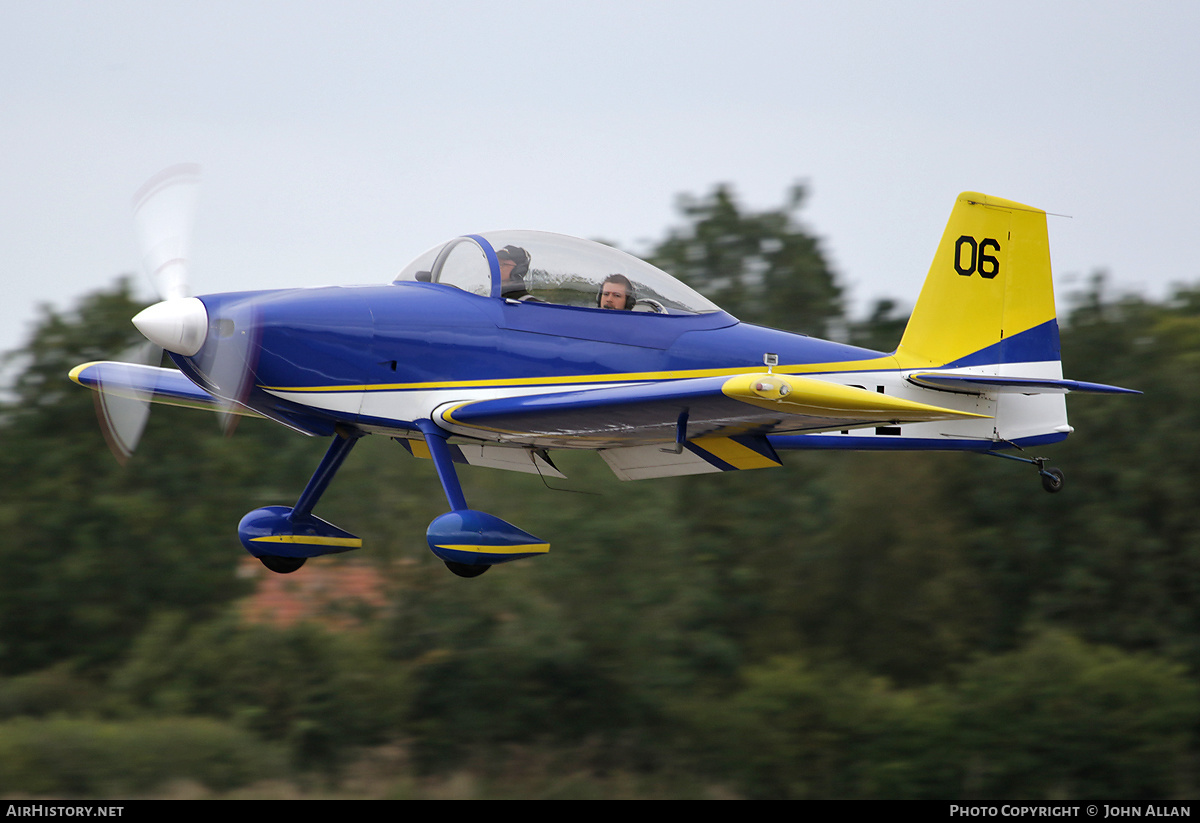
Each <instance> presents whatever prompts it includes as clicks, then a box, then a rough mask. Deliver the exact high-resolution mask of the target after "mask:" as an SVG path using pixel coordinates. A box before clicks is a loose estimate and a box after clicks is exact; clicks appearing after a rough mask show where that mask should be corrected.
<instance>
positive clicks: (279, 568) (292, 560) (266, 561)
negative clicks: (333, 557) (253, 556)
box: [258, 554, 308, 574]
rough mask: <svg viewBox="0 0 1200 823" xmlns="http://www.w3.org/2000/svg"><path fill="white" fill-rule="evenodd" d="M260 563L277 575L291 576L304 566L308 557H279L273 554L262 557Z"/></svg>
mask: <svg viewBox="0 0 1200 823" xmlns="http://www.w3.org/2000/svg"><path fill="white" fill-rule="evenodd" d="M258 559H259V562H261V563H262V564H263V565H264V566H266V567H267V568H268V569H270V570H271V571H273V572H275V573H276V574H291V573H292V572H294V571H295V570H296V569H298V568H300V567H301V566H303V565H304V561H305V560H307V559H308V558H307V557H278V556H276V555H273V554H264V555H262V556H260V557H259V558H258Z"/></svg>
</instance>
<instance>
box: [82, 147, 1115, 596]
mask: <svg viewBox="0 0 1200 823" xmlns="http://www.w3.org/2000/svg"><path fill="white" fill-rule="evenodd" d="M195 180H196V169H195V167H190V166H186V167H176V168H174V169H170V170H168V171H167V172H164V173H163V174H162V175H160V176H159V177H157V178H155V179H153V180H151V181H150V183H148V184H147V186H146V187H145V188H144V189H143V191H142V192H141V193H140V194H139V198H138V199H137V200H135V204H136V209H135V216H136V218H137V221H138V224H139V228H140V230H141V234H142V239H143V244H144V246H145V248H146V263H147V267H148V268H149V269H150V270H151V272H153V273H155V274H156V275H157V281H158V283H159V289H160V294H161V296H162V302H159V303H157V304H155V305H153V306H150V307H149V308H147V309H145V310H144V311H142V312H141V313H140V314H138V315H137V316H136V317H135V318H134V319H133V322H134V324H135V325H136V326H137V327H138V329H139V330H140V331H141V332H142V333H143V334H144V335H145V336H146V337H147V338H148V339H149V340H150V341H151V342H152V343H153V344H155V345H156V346H159V347H161V348H162V349H165V350H166V351H167V352H168V354H169V355H170V358H171V360H172V361H174V363H175V365H176V366H178V370H175V369H167V368H160V367H158V366H157V365H144V364H137V363H123V362H112V361H106V362H94V363H86V364H84V365H81V366H78V367H76V368H75V369H73V370H72V371H71V375H70V376H71V379H72V380H74V381H75V382H77V383H79V384H80V385H83V386H87V387H89V388H92V389H95V390H96V391H97V392H99V395H98V403H97V406H98V408H99V409H100V412H101V415H100V416H101V421H102V423H103V425H104V427H105V430H106V434H107V435H108V438H109V441H110V444H111V445H112V446H113V448H114V451H115V452H117V453H118V456H125V457H127V456H128V455H129V454H130V453H131V452H132V450H133V447H134V445H135V444H136V441H137V439H138V437H139V435H140V432H141V428H142V426H143V425H144V422H145V408H146V405H145V404H146V403H147V402H148V401H156V402H162V403H169V404H174V405H184V406H192V407H201V408H210V409H215V410H217V411H219V412H222V414H223V415H224V419H226V420H234V419H236V417H235V415H246V414H250V415H257V416H262V417H267V418H270V419H272V420H275V421H277V422H279V423H282V424H283V425H285V426H288V427H290V428H292V429H295V430H297V431H299V432H303V433H305V434H308V435H312V436H319V437H327V438H330V440H331V444H330V446H329V450H328V452H327V453H326V455H325V457H324V458H323V460H322V461H321V463H320V465H319V466H318V467H317V469H316V471H315V472H314V474H313V476H312V478H311V479H310V481H309V483H308V485H307V487H306V488H305V489H304V491H303V493H302V494H301V495H300V498H299V500H298V501H297V502H296V504H295V506H291V507H288V506H267V507H265V508H260V509H255V510H254V511H252V512H250V513H249V514H247V515H246V516H245V517H244V518H243V519H242V521H241V524H240V526H239V529H238V532H239V536H240V538H241V541H242V544H243V545H244V546H245V548H246V549H247V550H248V551H249V552H250V553H251V554H252V555H254V556H255V557H257V558H259V560H261V561H262V563H263V564H264V565H265V566H266V567H267V568H268V569H271V570H272V571H275V572H280V573H287V572H292V571H295V570H296V569H298V568H300V566H302V565H303V564H304V562H305V561H306V560H307V559H308V558H310V557H316V556H319V555H324V554H330V553H337V552H345V551H350V550H352V549H357V548H359V547H360V546H361V545H362V541H361V540H360V539H359V538H357V537H355V536H354V535H353V534H351V533H350V532H348V531H344V530H343V529H340V528H338V527H337V526H334V525H333V524H331V523H328V522H326V521H324V520H322V519H320V518H318V517H317V516H315V515H314V514H313V509H314V508H315V506H316V504H317V502H318V501H319V499H320V497H321V495H322V493H323V492H324V491H325V489H326V488H327V487H328V485H329V482H330V481H331V480H332V478H333V476H334V474H335V473H336V472H337V470H338V469H339V467H340V466H341V465H342V463H343V461H344V460H345V459H346V457H347V456H348V455H349V453H350V451H351V449H352V448H353V447H354V444H355V443H356V442H357V441H358V439H359V438H360V437H362V436H363V435H367V434H381V435H384V436H387V437H392V438H394V439H396V440H397V441H398V442H399V443H400V444H401V445H403V446H404V447H405V448H406V449H407V450H408V451H410V452H411V453H412V454H414V455H416V456H418V457H425V458H429V459H431V460H432V462H433V466H434V468H435V470H436V472H437V476H438V478H439V480H440V481H441V484H442V488H443V490H444V491H445V494H446V499H447V501H448V502H449V506H450V511H449V512H448V513H446V514H443V515H441V516H440V517H438V518H436V519H435V520H434V521H433V522H432V523H431V524H430V526H429V529H428V532H427V538H428V542H429V547H430V549H432V551H433V553H434V554H435V555H437V556H438V557H439V558H441V559H442V560H443V561H444V562H445V564H446V566H447V567H449V569H450V570H451V571H452V572H454V573H455V574H458V575H460V576H463V577H474V576H476V575H478V574H482V573H483V572H485V571H486V570H487V569H488V568H490V567H491V566H493V565H495V564H497V563H505V562H508V561H511V560H517V559H520V558H525V557H533V556H536V555H540V554H544V553H545V552H546V551H548V549H549V543H547V542H546V541H545V540H543V539H541V538H538V537H535V536H533V535H531V534H529V533H527V532H525V531H523V530H521V529H519V528H517V527H516V526H513V525H512V524H509V523H506V522H505V521H503V520H501V519H500V518H498V517H496V516H494V515H491V514H487V513H484V512H481V511H476V510H474V509H472V508H470V506H469V505H468V503H467V501H466V499H465V497H464V495H463V491H462V488H461V486H460V485H459V481H458V477H457V467H456V464H464V463H465V464H471V465H481V466H491V467H495V468H501V469H509V470H513V471H522V472H534V473H538V474H541V475H543V476H554V477H561V476H562V475H561V474H560V473H559V472H558V470H557V469H556V468H555V466H554V463H553V462H552V460H551V457H550V451H551V450H555V449H587V450H591V451H596V452H598V453H599V454H600V457H601V458H603V459H604V461H605V462H606V463H607V464H608V465H609V467H610V468H611V469H612V471H613V473H614V474H616V475H617V477H619V478H620V479H622V480H640V479H645V478H656V477H669V476H673V475H684V474H698V473H702V472H719V471H732V470H739V469H757V468H767V467H771V466H778V465H780V458H779V453H780V452H782V451H787V450H790V449H855V450H905V449H912V450H928V449H935V450H958V451H969V452H981V453H988V454H995V455H999V456H1005V457H1010V458H1013V459H1017V460H1023V461H1024V462H1027V463H1030V464H1032V465H1033V466H1034V467H1035V468H1036V469H1037V471H1038V473H1039V474H1040V476H1041V479H1042V483H1043V485H1044V487H1045V488H1046V490H1047V491H1052V492H1053V491H1058V490H1059V489H1060V488H1061V486H1062V482H1063V475H1062V472H1060V471H1059V470H1058V469H1054V468H1049V467H1047V466H1046V464H1045V463H1046V461H1045V459H1044V458H1040V457H1025V456H1019V455H1014V454H1011V453H1009V452H1011V451H1013V450H1016V451H1018V452H1021V451H1023V450H1025V449H1029V448H1035V447H1040V446H1043V445H1046V444H1049V443H1055V442H1057V441H1060V440H1062V439H1064V438H1065V437H1067V435H1068V434H1070V433H1071V431H1072V429H1071V427H1070V426H1069V425H1068V424H1067V414H1066V402H1065V397H1064V395H1066V394H1067V393H1069V392H1097V393H1137V392H1134V391H1132V390H1130V389H1122V388H1118V387H1115V386H1106V385H1102V384H1096V383H1085V382H1080V381H1076V380H1065V379H1063V375H1062V368H1061V362H1060V358H1059V334H1058V324H1057V321H1056V319H1055V309H1054V294H1053V288H1052V284H1051V272H1050V250H1049V242H1048V238H1047V230H1046V214H1045V212H1043V211H1040V210H1038V209H1034V208H1030V207H1028V206H1023V205H1020V204H1018V203H1014V202H1011V201H1008V200H1001V199H999V198H996V197H990V196H987V195H983V194H977V193H974V192H965V193H963V194H960V195H959V197H958V200H957V202H956V203H955V205H954V210H953V212H952V213H951V215H950V221H949V223H948V225H947V226H946V231H945V233H944V234H943V236H942V240H941V243H940V245H939V246H938V249H937V253H936V254H935V256H934V259H933V265H932V266H931V268H930V271H929V275H928V277H927V279H926V281H925V285H924V287H923V288H922V290H921V295H920V298H919V299H918V301H917V304H916V307H915V308H914V310H913V313H912V317H911V319H910V320H909V323H908V326H907V328H906V329H905V331H904V335H903V338H902V339H901V341H900V345H899V346H898V347H897V349H896V350H895V351H894V352H892V353H890V354H888V353H883V352H876V351H870V350H867V349H861V348H857V347H855V346H849V345H845V344H842V343H835V342H829V341H825V340H818V339H815V338H812V337H807V336H805V335H801V334H790V333H785V332H782V331H777V330H774V329H769V328H761V327H758V326H752V325H749V324H747V323H740V322H738V320H737V319H736V318H734V317H732V316H730V315H729V314H727V313H725V312H724V311H721V309H719V308H718V307H717V306H715V305H713V304H712V303H711V302H709V301H708V300H707V299H705V298H704V297H702V296H701V295H700V294H698V293H696V292H695V291H693V290H692V289H690V288H688V287H687V286H685V285H684V284H683V283H681V282H679V281H678V280H675V279H674V278H673V277H671V276H670V275H668V274H667V273H665V272H663V271H661V270H659V269H657V268H655V267H654V266H651V265H649V264H648V263H645V262H643V261H642V260H639V259H637V258H635V257H632V256H630V255H628V254H625V253H623V252H621V251H618V250H616V249H613V248H609V247H607V246H603V245H601V244H598V243H594V242H590V241H586V240H580V239H576V238H571V237H565V236H562V235H557V234H548V233H543V232H532V231H500V232H491V233H485V234H470V235H464V236H462V237H458V238H455V239H453V240H450V241H449V242H448V243H444V244H442V245H439V246H437V247H435V248H433V249H431V250H429V251H428V252H426V253H425V254H423V255H422V256H420V257H419V258H417V260H415V261H414V262H413V263H411V264H410V265H409V266H407V267H406V268H405V269H404V270H403V271H401V273H400V275H399V276H398V277H397V278H396V280H395V282H393V283H389V284H381V285H371V286H356V287H325V288H301V289H280V290H272V291H253V292H239V293H232V294H214V295H204V296H200V297H192V296H188V290H187V279H186V271H185V268H186V267H185V255H184V251H183V250H184V247H185V245H186V244H185V243H184V239H183V238H184V236H185V235H184V232H183V231H182V230H181V229H180V226H179V225H177V224H179V223H181V222H182V219H181V218H179V217H178V215H179V214H180V213H182V212H183V211H185V209H184V208H182V207H181V206H180V203H186V202H187V200H188V199H189V198H190V196H191V195H190V192H191V191H192V190H193V188H194V183H195ZM613 275H621V277H620V278H614V277H613ZM605 304H607V305H609V306H615V308H603V307H602V305H605ZM160 358H161V354H160V353H159V352H158V351H157V349H155V350H154V351H152V352H150V353H149V354H147V355H146V356H145V358H143V359H144V360H145V362H146V363H154V364H157V363H158V362H159V359H160Z"/></svg>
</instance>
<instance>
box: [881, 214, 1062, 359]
mask: <svg viewBox="0 0 1200 823" xmlns="http://www.w3.org/2000/svg"><path fill="white" fill-rule="evenodd" d="M896 359H897V360H898V361H899V363H900V366H901V368H926V367H965V366H990V365H1000V364H1004V363H1028V362H1047V361H1057V360H1059V346H1058V323H1057V321H1056V319H1055V312H1054V287H1053V284H1052V282H1051V276H1050V243H1049V239H1048V237H1047V232H1046V213H1045V212H1044V211H1041V210H1040V209H1034V208H1030V207H1029V206H1023V205H1021V204H1020V203H1013V202H1012V201H1009V200H1001V199H1000V198H997V197H989V196H988V195H985V194H979V193H977V192H963V193H962V194H960V195H959V196H958V201H957V202H956V203H955V204H954V211H953V212H952V213H951V215H950V221H949V222H948V223H947V224H946V232H945V234H943V235H942V242H941V243H940V245H939V246H938V249H937V254H935V255H934V258H933V265H932V266H931V267H930V269H929V275H928V277H926V279H925V285H924V286H923V287H922V289H921V296H920V298H919V299H918V300H917V305H916V307H915V308H914V309H913V313H912V317H911V318H910V319H909V322H908V326H907V328H905V330H904V338H903V339H902V340H901V341H900V347H899V349H897V351H896Z"/></svg>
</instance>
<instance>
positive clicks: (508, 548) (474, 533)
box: [417, 420, 550, 577]
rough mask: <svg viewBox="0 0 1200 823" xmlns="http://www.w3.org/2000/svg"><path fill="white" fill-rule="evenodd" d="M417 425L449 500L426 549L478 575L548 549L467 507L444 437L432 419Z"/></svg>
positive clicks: (452, 568)
mask: <svg viewBox="0 0 1200 823" xmlns="http://www.w3.org/2000/svg"><path fill="white" fill-rule="evenodd" d="M417 426H418V428H420V430H421V432H422V434H424V435H425V443H426V445H427V446H428V447H429V456H430V457H431V458H433V465H434V468H435V469H437V474H438V479H439V480H441V481H442V490H443V491H444V492H445V493H446V501H447V502H448V503H449V504H450V509H451V511H449V512H447V513H446V514H443V515H442V516H440V517H437V518H435V519H434V521H433V522H432V523H430V524H429V530H428V531H427V532H426V533H425V539H426V540H427V541H428V543H429V550H430V551H432V552H433V553H434V554H435V555H437V556H438V557H439V558H440V559H441V560H442V562H444V563H445V564H446V568H448V569H449V570H450V571H452V572H454V573H455V574H456V575H458V576H459V577H478V576H479V575H481V574H483V573H484V572H485V571H487V570H488V569H489V568H491V567H492V566H494V565H496V564H497V563H507V562H509V561H510V560H520V559H521V558H524V557H536V556H537V555H539V554H545V553H546V552H548V551H549V550H550V544H549V543H547V542H545V541H544V540H541V539H540V538H537V537H534V536H533V535H532V534H530V533H529V532H526V531H522V530H521V529H518V528H517V527H516V526H514V525H512V524H511V523H506V522H504V521H503V520H501V519H500V518H499V517H496V516H494V515H490V514H488V513H486V512H480V511H475V510H474V509H471V508H469V507H468V506H467V499H466V497H465V496H464V495H463V491H462V486H461V485H460V484H459V482H458V473H457V472H455V470H454V461H453V459H452V458H451V456H450V449H449V447H448V446H447V445H446V438H447V436H448V435H447V434H446V432H444V431H442V430H441V429H439V428H438V427H437V425H436V424H435V423H434V422H433V421H432V420H418V421H417Z"/></svg>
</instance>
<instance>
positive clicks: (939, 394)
mask: <svg viewBox="0 0 1200 823" xmlns="http://www.w3.org/2000/svg"><path fill="white" fill-rule="evenodd" d="M931 370H936V371H938V372H941V373H946V374H979V375H1001V376H1007V377H1039V378H1061V377H1062V366H1061V364H1060V363H1059V362H1058V361H1047V362H1039V363H1010V364H991V365H983V366H971V367H967V368H956V369H947V368H937V369H932V368H923V369H904V370H902V371H896V370H888V371H876V372H832V373H826V374H821V373H816V374H814V373H806V374H805V376H808V377H813V378H816V379H819V380H828V381H829V382H831V383H838V384H841V385H848V386H859V387H862V388H865V389H867V390H868V391H881V392H882V393H884V394H888V395H891V396H893V397H901V398H904V399H906V400H914V401H917V402H922V403H930V404H932V405H936V406H942V407H944V408H951V409H958V410H960V411H969V412H974V413H976V414H983V415H988V418H987V419H978V418H976V419H967V420H944V421H936V422H931V423H908V424H905V425H903V426H901V427H880V432H883V431H888V432H891V433H888V434H883V433H878V434H876V429H873V428H867V429H857V430H853V431H852V434H854V435H856V436H862V435H870V434H876V436H881V437H904V438H919V439H945V438H955V437H959V438H981V437H982V438H986V439H996V438H1000V439H1005V440H1015V439H1017V438H1022V437H1030V436H1034V435H1040V434H1047V433H1051V432H1056V431H1063V430H1064V428H1065V427H1066V425H1067V418H1066V404H1065V401H1064V398H1063V396H1062V395H1052V394H1043V395H1034V396H1028V395H1021V394H1006V395H1001V396H997V395H993V394H988V393H984V394H980V395H974V394H964V393H958V392H950V391H940V390H937V389H930V388H925V387H921V386H917V385H914V384H913V383H910V382H909V381H908V380H907V375H908V374H910V373H913V372H920V371H931ZM780 371H781V372H784V373H786V372H787V370H786V369H780ZM646 382H647V381H617V382H612V383H591V382H589V383H573V384H572V383H561V384H557V385H545V384H539V385H532V386H530V385H525V386H488V387H456V386H449V387H445V388H433V389H425V388H413V389H379V390H373V391H362V390H350V391H345V390H342V391H311V390H309V391H287V390H286V389H270V390H268V391H269V393H270V394H272V395H274V396H275V397H279V398H282V399H284V400H289V401H291V402H293V403H296V404H298V405H301V406H307V407H309V408H312V409H315V410H318V411H329V412H333V413H335V414H344V415H348V416H358V415H361V416H363V417H364V418H367V419H368V420H369V421H372V422H369V423H368V424H366V426H365V427H366V428H368V429H370V430H373V431H378V432H390V431H394V432H402V431H408V430H409V427H408V426H406V425H402V424H406V423H411V422H412V421H414V420H420V419H433V416H434V412H435V410H436V409H438V408H439V407H442V406H446V405H448V404H457V403H465V402H471V401H476V400H492V399H496V398H507V397H523V396H526V395H535V394H559V393H562V392H569V391H586V390H591V389H607V388H613V387H619V386H635V385H644V384H645V383H646ZM665 382H670V381H665ZM388 421H395V423H396V425H395V426H394V427H392V426H389V425H388ZM896 428H899V429H900V432H899V434H896V433H895V430H896ZM840 435H841V433H840V432H839V431H834V432H829V433H827V434H825V435H821V436H826V437H838V436H840ZM508 439H511V438H508Z"/></svg>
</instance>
